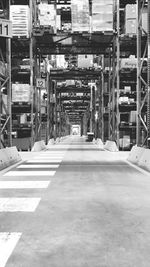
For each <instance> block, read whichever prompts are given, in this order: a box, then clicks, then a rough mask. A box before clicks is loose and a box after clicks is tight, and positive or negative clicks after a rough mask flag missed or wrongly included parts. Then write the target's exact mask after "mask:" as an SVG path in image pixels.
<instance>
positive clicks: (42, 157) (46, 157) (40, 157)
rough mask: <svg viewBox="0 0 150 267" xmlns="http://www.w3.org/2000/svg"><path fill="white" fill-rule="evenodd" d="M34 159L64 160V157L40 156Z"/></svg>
mask: <svg viewBox="0 0 150 267" xmlns="http://www.w3.org/2000/svg"><path fill="white" fill-rule="evenodd" d="M34 159H49V160H51V159H63V157H49V156H38V157H34Z"/></svg>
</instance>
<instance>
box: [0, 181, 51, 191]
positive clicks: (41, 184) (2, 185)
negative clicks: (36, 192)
mask: <svg viewBox="0 0 150 267" xmlns="http://www.w3.org/2000/svg"><path fill="white" fill-rule="evenodd" d="M49 184H50V181H0V189H12V188H13V189H26V188H29V189H30V188H47V187H48V186H49Z"/></svg>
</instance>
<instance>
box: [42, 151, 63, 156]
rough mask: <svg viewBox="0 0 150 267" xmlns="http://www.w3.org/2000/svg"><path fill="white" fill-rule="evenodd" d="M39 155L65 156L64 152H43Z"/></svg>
mask: <svg viewBox="0 0 150 267" xmlns="http://www.w3.org/2000/svg"><path fill="white" fill-rule="evenodd" d="M40 155H65V152H59V151H58V152H57V151H56V152H43V153H40Z"/></svg>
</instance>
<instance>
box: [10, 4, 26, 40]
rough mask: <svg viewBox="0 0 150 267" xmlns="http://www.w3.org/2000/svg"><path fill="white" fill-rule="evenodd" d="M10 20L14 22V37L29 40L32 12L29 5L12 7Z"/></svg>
mask: <svg viewBox="0 0 150 267" xmlns="http://www.w3.org/2000/svg"><path fill="white" fill-rule="evenodd" d="M10 20H11V21H12V35H13V36H17V37H27V38H29V31H30V12H29V6H28V5H11V6H10Z"/></svg>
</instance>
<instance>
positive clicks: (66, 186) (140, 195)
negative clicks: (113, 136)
mask: <svg viewBox="0 0 150 267" xmlns="http://www.w3.org/2000/svg"><path fill="white" fill-rule="evenodd" d="M27 153H29V152H27ZM122 155H123V152H118V153H117V152H116V153H112V152H107V151H102V150H100V149H99V148H98V147H97V146H96V145H93V144H92V143H87V142H85V139H84V137H79V136H72V137H68V138H67V139H66V140H65V141H64V142H63V143H61V144H60V143H59V144H57V145H53V146H50V147H49V150H47V151H44V152H40V153H36V152H35V155H34V156H33V157H32V158H31V157H30V156H29V159H28V160H27V161H25V162H24V163H21V164H20V165H18V167H15V168H12V169H11V170H9V171H7V172H5V173H1V174H0V267H3V266H6V267H14V266H15V267H34V266H35V267H51V266H52V267H91V266H92V267H129V266H131V267H141V266H143V267H149V263H150V253H149V251H150V245H149V244H150V230H149V225H150V215H149V214H150V212H149V211H150V179H149V176H146V175H145V174H143V173H142V172H139V171H138V170H137V169H135V168H134V167H132V166H130V165H128V163H127V162H126V161H124V160H123V157H124V156H122Z"/></svg>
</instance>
